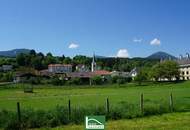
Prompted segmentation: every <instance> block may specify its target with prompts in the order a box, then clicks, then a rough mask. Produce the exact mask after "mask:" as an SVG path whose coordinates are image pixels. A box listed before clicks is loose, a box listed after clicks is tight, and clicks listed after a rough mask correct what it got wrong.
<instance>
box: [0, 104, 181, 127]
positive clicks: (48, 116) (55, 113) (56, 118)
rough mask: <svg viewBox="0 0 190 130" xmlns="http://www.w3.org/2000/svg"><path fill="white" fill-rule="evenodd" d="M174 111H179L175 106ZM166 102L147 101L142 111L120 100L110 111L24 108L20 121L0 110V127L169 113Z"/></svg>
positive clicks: (31, 125)
mask: <svg viewBox="0 0 190 130" xmlns="http://www.w3.org/2000/svg"><path fill="white" fill-rule="evenodd" d="M175 111H180V109H179V110H177V109H176V108H175ZM169 112H170V109H169V107H168V105H166V103H164V102H161V104H158V103H157V104H156V103H155V102H151V101H148V103H146V104H145V108H144V113H143V114H142V113H141V112H140V108H139V105H138V104H129V103H128V102H120V103H119V104H117V105H114V106H111V108H110V112H109V113H108V112H107V111H106V108H105V106H98V107H73V108H72V109H71V115H69V111H68V108H67V107H65V106H56V107H55V108H54V109H51V110H35V109H24V110H22V111H21V122H19V121H18V119H17V113H16V112H12V111H5V110H2V111H0V127H1V128H4V129H5V130H20V129H21V128H22V129H28V128H40V127H56V126H60V125H68V124H81V123H83V122H84V117H85V116H87V115H105V116H106V119H107V120H118V119H133V118H137V117H143V116H149V115H157V114H163V113H169Z"/></svg>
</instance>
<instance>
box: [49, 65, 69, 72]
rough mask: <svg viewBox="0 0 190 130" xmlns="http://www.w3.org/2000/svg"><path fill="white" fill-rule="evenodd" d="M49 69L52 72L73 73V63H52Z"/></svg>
mask: <svg viewBox="0 0 190 130" xmlns="http://www.w3.org/2000/svg"><path fill="white" fill-rule="evenodd" d="M48 71H49V72H51V73H71V72H72V65H70V64H50V65H48Z"/></svg>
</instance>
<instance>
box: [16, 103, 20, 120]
mask: <svg viewBox="0 0 190 130" xmlns="http://www.w3.org/2000/svg"><path fill="white" fill-rule="evenodd" d="M17 114H18V121H19V123H20V122H21V112H20V103H19V102H17Z"/></svg>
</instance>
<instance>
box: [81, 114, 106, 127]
mask: <svg viewBox="0 0 190 130" xmlns="http://www.w3.org/2000/svg"><path fill="white" fill-rule="evenodd" d="M85 130H105V116H86V117H85Z"/></svg>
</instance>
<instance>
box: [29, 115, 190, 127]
mask: <svg viewBox="0 0 190 130" xmlns="http://www.w3.org/2000/svg"><path fill="white" fill-rule="evenodd" d="M189 129H190V113H189V112H185V113H172V114H164V115H159V116H150V117H144V118H136V119H130V120H128V119H127V120H118V121H108V122H107V123H106V130H189ZM33 130H84V125H68V126H62V127H56V128H41V129H33Z"/></svg>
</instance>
